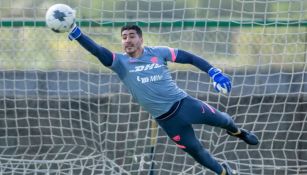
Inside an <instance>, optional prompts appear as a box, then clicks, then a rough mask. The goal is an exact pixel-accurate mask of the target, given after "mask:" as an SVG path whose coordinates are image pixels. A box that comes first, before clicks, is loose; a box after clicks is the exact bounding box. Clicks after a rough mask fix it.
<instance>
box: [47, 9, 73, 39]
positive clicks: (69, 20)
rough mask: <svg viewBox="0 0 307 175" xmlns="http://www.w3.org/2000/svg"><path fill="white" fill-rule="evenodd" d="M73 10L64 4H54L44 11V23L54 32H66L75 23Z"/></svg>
mask: <svg viewBox="0 0 307 175" xmlns="http://www.w3.org/2000/svg"><path fill="white" fill-rule="evenodd" d="M75 17H76V16H75V10H73V9H72V8H71V7H69V6H68V5H66V4H54V5H52V6H51V7H49V9H48V10H47V12H46V24H47V26H48V27H49V28H50V29H51V30H52V31H54V32H57V33H62V32H68V31H69V30H70V28H71V27H72V26H73V25H74V23H75Z"/></svg>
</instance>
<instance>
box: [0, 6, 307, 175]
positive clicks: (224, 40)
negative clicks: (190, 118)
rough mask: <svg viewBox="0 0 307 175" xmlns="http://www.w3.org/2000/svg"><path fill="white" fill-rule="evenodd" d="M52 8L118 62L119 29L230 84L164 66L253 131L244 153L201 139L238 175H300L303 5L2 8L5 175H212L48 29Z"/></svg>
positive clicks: (305, 131) (305, 96) (306, 57)
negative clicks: (203, 62)
mask: <svg viewBox="0 0 307 175" xmlns="http://www.w3.org/2000/svg"><path fill="white" fill-rule="evenodd" d="M55 3H64V4H67V5H70V6H71V7H72V8H74V9H75V10H76V11H77V24H78V25H80V26H81V29H82V31H83V32H84V33H85V34H87V35H88V36H90V37H91V38H92V39H94V40H95V41H96V42H97V43H98V44H101V45H102V46H105V47H107V48H108V49H110V50H112V51H114V52H121V51H122V49H121V44H120V43H121V38H120V27H121V26H122V25H125V24H130V23H133V24H138V25H140V26H141V27H142V29H143V33H144V44H145V45H149V46H154V45H163V46H169V47H174V48H181V49H184V50H186V51H189V52H192V53H194V54H197V55H199V56H201V57H203V58H204V59H207V60H208V61H209V62H210V63H212V64H213V65H215V66H216V67H219V68H221V69H222V70H223V71H224V72H225V73H227V74H228V75H229V76H230V77H231V79H232V83H233V89H232V92H231V93H230V94H227V95H225V94H219V93H217V92H215V91H214V88H213V87H212V81H211V80H210V78H209V77H208V76H207V74H206V73H204V72H201V71H200V70H198V69H196V68H195V67H193V66H189V65H180V64H175V63H170V64H169V67H170V69H171V73H172V76H173V78H174V80H175V81H176V83H177V84H178V86H179V87H180V88H182V89H184V90H185V91H187V92H188V93H189V94H190V95H191V96H194V97H197V98H199V99H201V100H203V101H206V102H207V103H209V104H211V105H212V106H214V107H216V108H217V109H219V110H221V111H224V112H227V113H229V114H230V115H231V116H232V117H233V118H234V120H235V121H236V123H237V124H238V125H239V126H240V127H243V128H246V129H249V130H252V131H254V132H255V134H256V135H257V136H258V137H259V138H260V142H261V143H260V145H258V146H256V147H250V146H247V145H246V144H244V143H242V142H241V141H239V140H237V139H235V138H232V137H229V136H228V135H227V134H226V133H225V131H223V130H221V129H219V128H213V127H210V126H203V125H201V126H198V125H197V126H195V131H196V135H197V136H198V137H199V138H200V140H201V141H202V143H203V144H204V146H205V148H206V149H208V151H210V152H211V153H212V154H213V155H214V156H215V157H216V158H217V159H218V160H219V161H227V162H228V163H229V164H230V166H231V167H232V168H233V169H236V170H237V171H238V173H239V174H240V175H250V174H253V175H304V174H307V125H306V123H307V1H306V0H289V1H288V0H269V1H268V0H229V1H223V0H62V1H60V0H44V1H41V0H0V174H14V175H15V174H57V175H58V174H104V175H109V174H110V175H114V174H121V175H122V174H135V175H143V174H144V175H145V174H146V175H158V174H159V175H168V174H171V175H178V174H181V175H191V174H195V175H196V174H197V175H201V174H206V175H211V174H213V173H212V172H210V171H209V170H208V169H204V168H203V167H201V166H199V165H198V164H197V163H195V162H194V160H193V159H191V158H190V157H189V156H188V155H187V154H185V153H184V152H183V151H181V150H180V149H179V148H177V147H176V145H175V144H174V143H173V142H172V141H171V140H170V139H168V138H167V137H166V135H165V133H164V132H163V131H162V130H161V129H160V128H159V127H157V125H156V124H155V122H154V121H153V120H150V115H149V114H148V113H147V112H146V111H144V110H143V109H142V108H141V107H140V106H138V104H137V103H135V101H134V100H133V99H132V97H131V96H130V94H129V92H128V90H127V89H126V88H125V87H124V86H123V84H122V83H121V82H120V81H119V79H118V77H117V76H116V75H115V74H114V73H112V72H111V71H110V70H109V69H107V68H105V67H104V66H102V65H101V64H100V63H99V62H98V60H97V59H96V58H95V57H94V56H92V55H90V54H89V53H88V52H87V51H86V50H85V49H83V48H82V47H81V46H80V45H78V43H77V42H71V41H69V40H68V38H67V35H68V34H67V33H61V34H58V33H54V32H52V31H51V30H50V29H48V28H47V27H46V26H45V13H46V11H47V9H48V8H49V7H50V6H51V5H53V4H55Z"/></svg>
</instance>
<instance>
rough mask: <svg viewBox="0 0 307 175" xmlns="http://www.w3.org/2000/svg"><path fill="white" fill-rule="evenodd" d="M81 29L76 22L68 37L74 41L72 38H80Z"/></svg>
mask: <svg viewBox="0 0 307 175" xmlns="http://www.w3.org/2000/svg"><path fill="white" fill-rule="evenodd" d="M81 33H82V32H81V29H80V27H79V26H77V24H76V23H74V24H73V26H72V28H71V30H70V32H69V35H68V38H69V39H70V40H71V41H72V40H75V39H77V38H79V37H80V36H81Z"/></svg>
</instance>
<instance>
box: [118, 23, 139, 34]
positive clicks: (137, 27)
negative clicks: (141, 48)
mask: <svg viewBox="0 0 307 175" xmlns="http://www.w3.org/2000/svg"><path fill="white" fill-rule="evenodd" d="M124 30H135V31H136V33H137V34H138V35H139V37H142V36H143V34H142V29H141V28H140V27H139V26H137V25H134V24H133V25H125V26H123V27H122V29H121V30H120V34H122V33H123V31H124Z"/></svg>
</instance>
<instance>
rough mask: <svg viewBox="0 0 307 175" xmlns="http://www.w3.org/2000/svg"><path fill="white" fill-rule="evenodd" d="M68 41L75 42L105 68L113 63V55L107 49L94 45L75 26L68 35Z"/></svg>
mask: <svg viewBox="0 0 307 175" xmlns="http://www.w3.org/2000/svg"><path fill="white" fill-rule="evenodd" d="M68 38H69V39H70V40H77V41H78V42H79V43H80V45H81V46H82V47H84V48H85V49H86V50H88V51H89V52H90V53H91V54H93V55H94V56H96V57H97V58H98V59H99V61H100V62H101V63H102V64H103V65H105V66H111V65H112V62H113V53H112V52H111V51H109V50H108V49H106V48H104V47H102V46H100V45H98V44H96V43H95V42H94V41H93V40H92V39H90V38H89V37H88V36H86V35H85V34H83V33H82V32H81V29H80V28H79V27H78V26H77V25H75V26H74V27H73V28H72V30H71V32H70V33H69V35H68Z"/></svg>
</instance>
